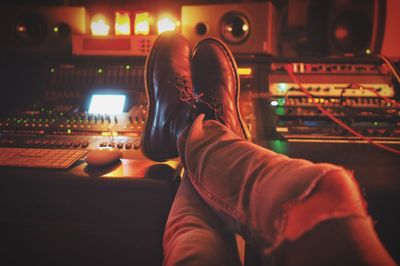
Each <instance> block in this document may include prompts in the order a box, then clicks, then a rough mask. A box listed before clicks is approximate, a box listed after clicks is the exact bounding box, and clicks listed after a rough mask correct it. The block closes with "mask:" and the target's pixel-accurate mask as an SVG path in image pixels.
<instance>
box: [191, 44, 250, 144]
mask: <svg viewBox="0 0 400 266" xmlns="http://www.w3.org/2000/svg"><path fill="white" fill-rule="evenodd" d="M192 65H193V67H192V69H193V70H192V73H193V84H194V87H195V91H196V94H198V95H202V97H201V99H202V102H206V103H207V104H208V105H210V106H211V108H212V109H213V112H211V114H210V112H204V113H205V115H206V119H217V120H218V121H219V122H221V123H222V124H224V125H225V126H227V127H228V128H230V129H231V130H232V131H233V132H235V133H236V134H237V135H238V136H239V137H242V138H243V139H248V138H249V137H250V135H249V133H248V132H249V131H248V129H247V127H246V124H245V123H244V121H243V119H242V117H241V115H240V110H239V94H240V84H239V75H238V72H237V65H236V62H235V59H234V57H233V55H232V53H231V52H230V50H229V48H228V47H227V46H226V45H225V44H224V43H223V42H221V41H219V40H217V39H214V38H206V39H203V40H201V41H200V42H198V43H197V45H196V46H195V48H194V50H193V56H192ZM199 109H201V108H199Z"/></svg>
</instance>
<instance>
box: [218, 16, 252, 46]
mask: <svg viewBox="0 0 400 266" xmlns="http://www.w3.org/2000/svg"><path fill="white" fill-rule="evenodd" d="M249 33H250V24H249V21H248V19H247V18H246V17H245V16H244V15H243V14H241V13H239V12H229V13H227V14H225V15H224V16H223V17H222V19H221V23H220V34H221V37H222V39H223V40H224V41H226V42H228V43H230V44H240V43H242V42H244V41H245V40H246V39H247V38H248V37H249Z"/></svg>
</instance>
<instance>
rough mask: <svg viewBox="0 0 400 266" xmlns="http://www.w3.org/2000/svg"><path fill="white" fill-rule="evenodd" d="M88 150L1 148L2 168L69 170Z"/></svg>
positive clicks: (0, 161) (0, 162)
mask: <svg viewBox="0 0 400 266" xmlns="http://www.w3.org/2000/svg"><path fill="white" fill-rule="evenodd" d="M85 154H86V150H74V149H69V150H66V149H29V148H0V166H11V167H36V168H55V169H67V168H68V167H70V166H71V165H72V164H74V163H75V162H76V161H77V160H79V159H80V158H82V157H83V156H84V155H85Z"/></svg>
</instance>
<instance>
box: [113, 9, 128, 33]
mask: <svg viewBox="0 0 400 266" xmlns="http://www.w3.org/2000/svg"><path fill="white" fill-rule="evenodd" d="M130 34H131V19H130V14H129V12H126V11H117V12H115V35H130Z"/></svg>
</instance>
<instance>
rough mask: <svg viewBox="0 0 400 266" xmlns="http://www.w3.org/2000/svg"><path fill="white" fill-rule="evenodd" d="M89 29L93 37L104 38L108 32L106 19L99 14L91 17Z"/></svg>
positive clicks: (108, 27)
mask: <svg viewBox="0 0 400 266" xmlns="http://www.w3.org/2000/svg"><path fill="white" fill-rule="evenodd" d="M90 28H91V30H92V35H94V36H106V35H108V33H109V31H110V26H109V25H108V22H107V19H106V18H105V17H104V16H103V15H101V14H97V15H94V16H93V18H92V21H91V23H90Z"/></svg>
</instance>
